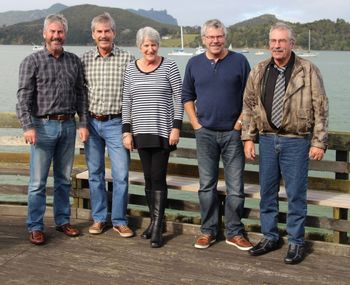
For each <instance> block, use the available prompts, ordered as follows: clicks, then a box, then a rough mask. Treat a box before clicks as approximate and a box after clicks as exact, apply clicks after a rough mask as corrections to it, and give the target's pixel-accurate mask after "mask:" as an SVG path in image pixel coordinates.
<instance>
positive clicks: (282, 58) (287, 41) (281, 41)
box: [269, 29, 294, 67]
mask: <svg viewBox="0 0 350 285" xmlns="http://www.w3.org/2000/svg"><path fill="white" fill-rule="evenodd" d="M293 47H294V41H293V40H292V39H291V35H290V31H288V30H286V29H275V30H272V31H271V32H270V39H269V49H270V51H271V55H272V57H273V59H274V61H275V63H276V64H277V65H278V66H280V67H282V66H285V65H286V64H287V63H288V61H289V59H290V57H291V54H292V50H293Z"/></svg>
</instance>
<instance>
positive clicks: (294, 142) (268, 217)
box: [259, 134, 310, 245]
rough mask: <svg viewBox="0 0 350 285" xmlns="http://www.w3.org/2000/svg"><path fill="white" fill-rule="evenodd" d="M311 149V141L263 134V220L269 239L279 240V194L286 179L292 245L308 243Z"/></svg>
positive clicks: (262, 224)
mask: <svg viewBox="0 0 350 285" xmlns="http://www.w3.org/2000/svg"><path fill="white" fill-rule="evenodd" d="M309 148H310V141H309V139H308V138H290V137H285V136H279V135H274V134H271V135H270V134H268V135H260V139H259V155H260V161H259V173H260V174H259V179H260V196H261V200H260V221H261V231H262V233H263V234H264V236H265V237H266V238H267V239H270V240H276V241H277V240H278V239H279V234H278V227H277V223H278V212H279V205H278V191H279V186H280V179H281V177H282V178H283V180H284V183H285V188H286V192H287V198H288V215H287V232H288V242H289V243H293V244H300V245H302V244H304V231H305V230H304V224H305V218H306V213H307V200H306V191H307V175H308V164H309V156H308V154H309Z"/></svg>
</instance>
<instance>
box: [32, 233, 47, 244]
mask: <svg viewBox="0 0 350 285" xmlns="http://www.w3.org/2000/svg"><path fill="white" fill-rule="evenodd" d="M29 241H30V242H31V243H32V244H35V245H41V244H44V243H45V234H44V233H43V232H42V231H32V232H30V233H29Z"/></svg>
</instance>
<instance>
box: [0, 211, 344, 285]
mask: <svg viewBox="0 0 350 285" xmlns="http://www.w3.org/2000/svg"><path fill="white" fill-rule="evenodd" d="M6 207H7V206H6ZM9 207H11V206H9ZM15 207H16V206H14V208H15ZM4 208H5V207H4V206H2V205H0V284H2V285H5V284H36V285H41V284H45V285H46V284H74V285H75V284H77V285H79V284H84V285H87V284H91V285H92V284H113V285H115V284H123V285H124V284H125V285H126V284H157V285H163V284H174V285H175V284H176V285H179V284H200V285H203V284H293V285H295V284H349V280H350V270H349V264H350V257H349V249H348V247H347V246H343V245H332V246H333V247H337V250H336V251H337V252H338V253H339V252H340V253H345V254H341V255H343V256H339V255H334V254H331V251H332V250H328V251H325V250H319V249H321V248H323V249H324V248H325V246H323V245H322V244H318V245H317V246H316V244H315V246H313V249H312V250H310V252H309V254H308V255H307V257H306V259H305V260H304V262H302V263H301V264H299V265H285V264H284V263H283V257H284V255H285V253H286V249H287V246H286V245H284V246H283V247H282V249H280V250H277V251H275V252H273V253H270V254H268V255H265V256H261V257H251V256H249V255H248V254H247V253H246V252H242V251H240V250H238V249H236V248H234V247H232V246H230V245H227V244H226V243H225V242H224V241H219V242H217V243H216V244H214V245H213V246H212V247H210V248H209V249H206V250H198V249H195V248H194V247H193V246H192V243H193V240H194V236H193V234H174V233H173V232H171V231H170V232H168V233H166V234H165V238H166V244H165V246H164V247H162V248H159V249H152V248H150V246H149V241H144V240H141V239H140V237H139V234H140V232H141V230H140V229H138V230H137V234H138V236H135V237H133V238H130V239H124V238H121V237H119V236H118V234H116V233H115V232H114V231H113V230H112V229H108V230H107V231H106V232H104V233H103V234H101V235H97V236H91V235H89V234H88V226H89V224H90V222H89V221H88V220H73V221H72V223H74V224H75V225H77V226H78V227H79V228H80V229H81V230H82V232H83V234H82V235H81V236H80V237H78V238H69V237H66V236H64V235H63V234H62V233H59V232H56V231H55V229H54V223H53V220H52V218H50V217H49V218H47V219H46V233H47V236H48V242H47V244H46V245H43V246H34V245H31V244H30V243H29V242H28V240H27V232H26V228H25V214H24V213H25V211H24V210H23V211H19V210H16V211H14V212H15V213H16V214H15V215H11V211H6V210H4ZM23 208H25V207H23ZM48 211H50V210H48ZM191 227H195V226H191ZM195 230H198V227H197V228H195ZM184 232H186V231H184ZM187 232H190V231H187ZM250 237H251V239H252V240H253V241H256V240H258V238H259V236H257V235H256V234H252V235H250ZM323 244H327V243H323ZM342 248H343V249H344V251H342ZM344 255H345V256H344Z"/></svg>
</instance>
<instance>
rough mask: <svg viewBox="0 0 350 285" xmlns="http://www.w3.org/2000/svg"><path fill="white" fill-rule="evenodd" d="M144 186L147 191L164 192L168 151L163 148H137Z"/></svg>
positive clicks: (165, 188)
mask: <svg viewBox="0 0 350 285" xmlns="http://www.w3.org/2000/svg"><path fill="white" fill-rule="evenodd" d="M138 152H139V156H140V159H141V163H142V168H143V174H144V176H145V185H146V187H145V188H146V189H147V190H152V191H154V190H157V191H166V190H167V184H166V174H167V168H168V161H169V154H170V152H169V150H165V149H163V148H139V149H138Z"/></svg>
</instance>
